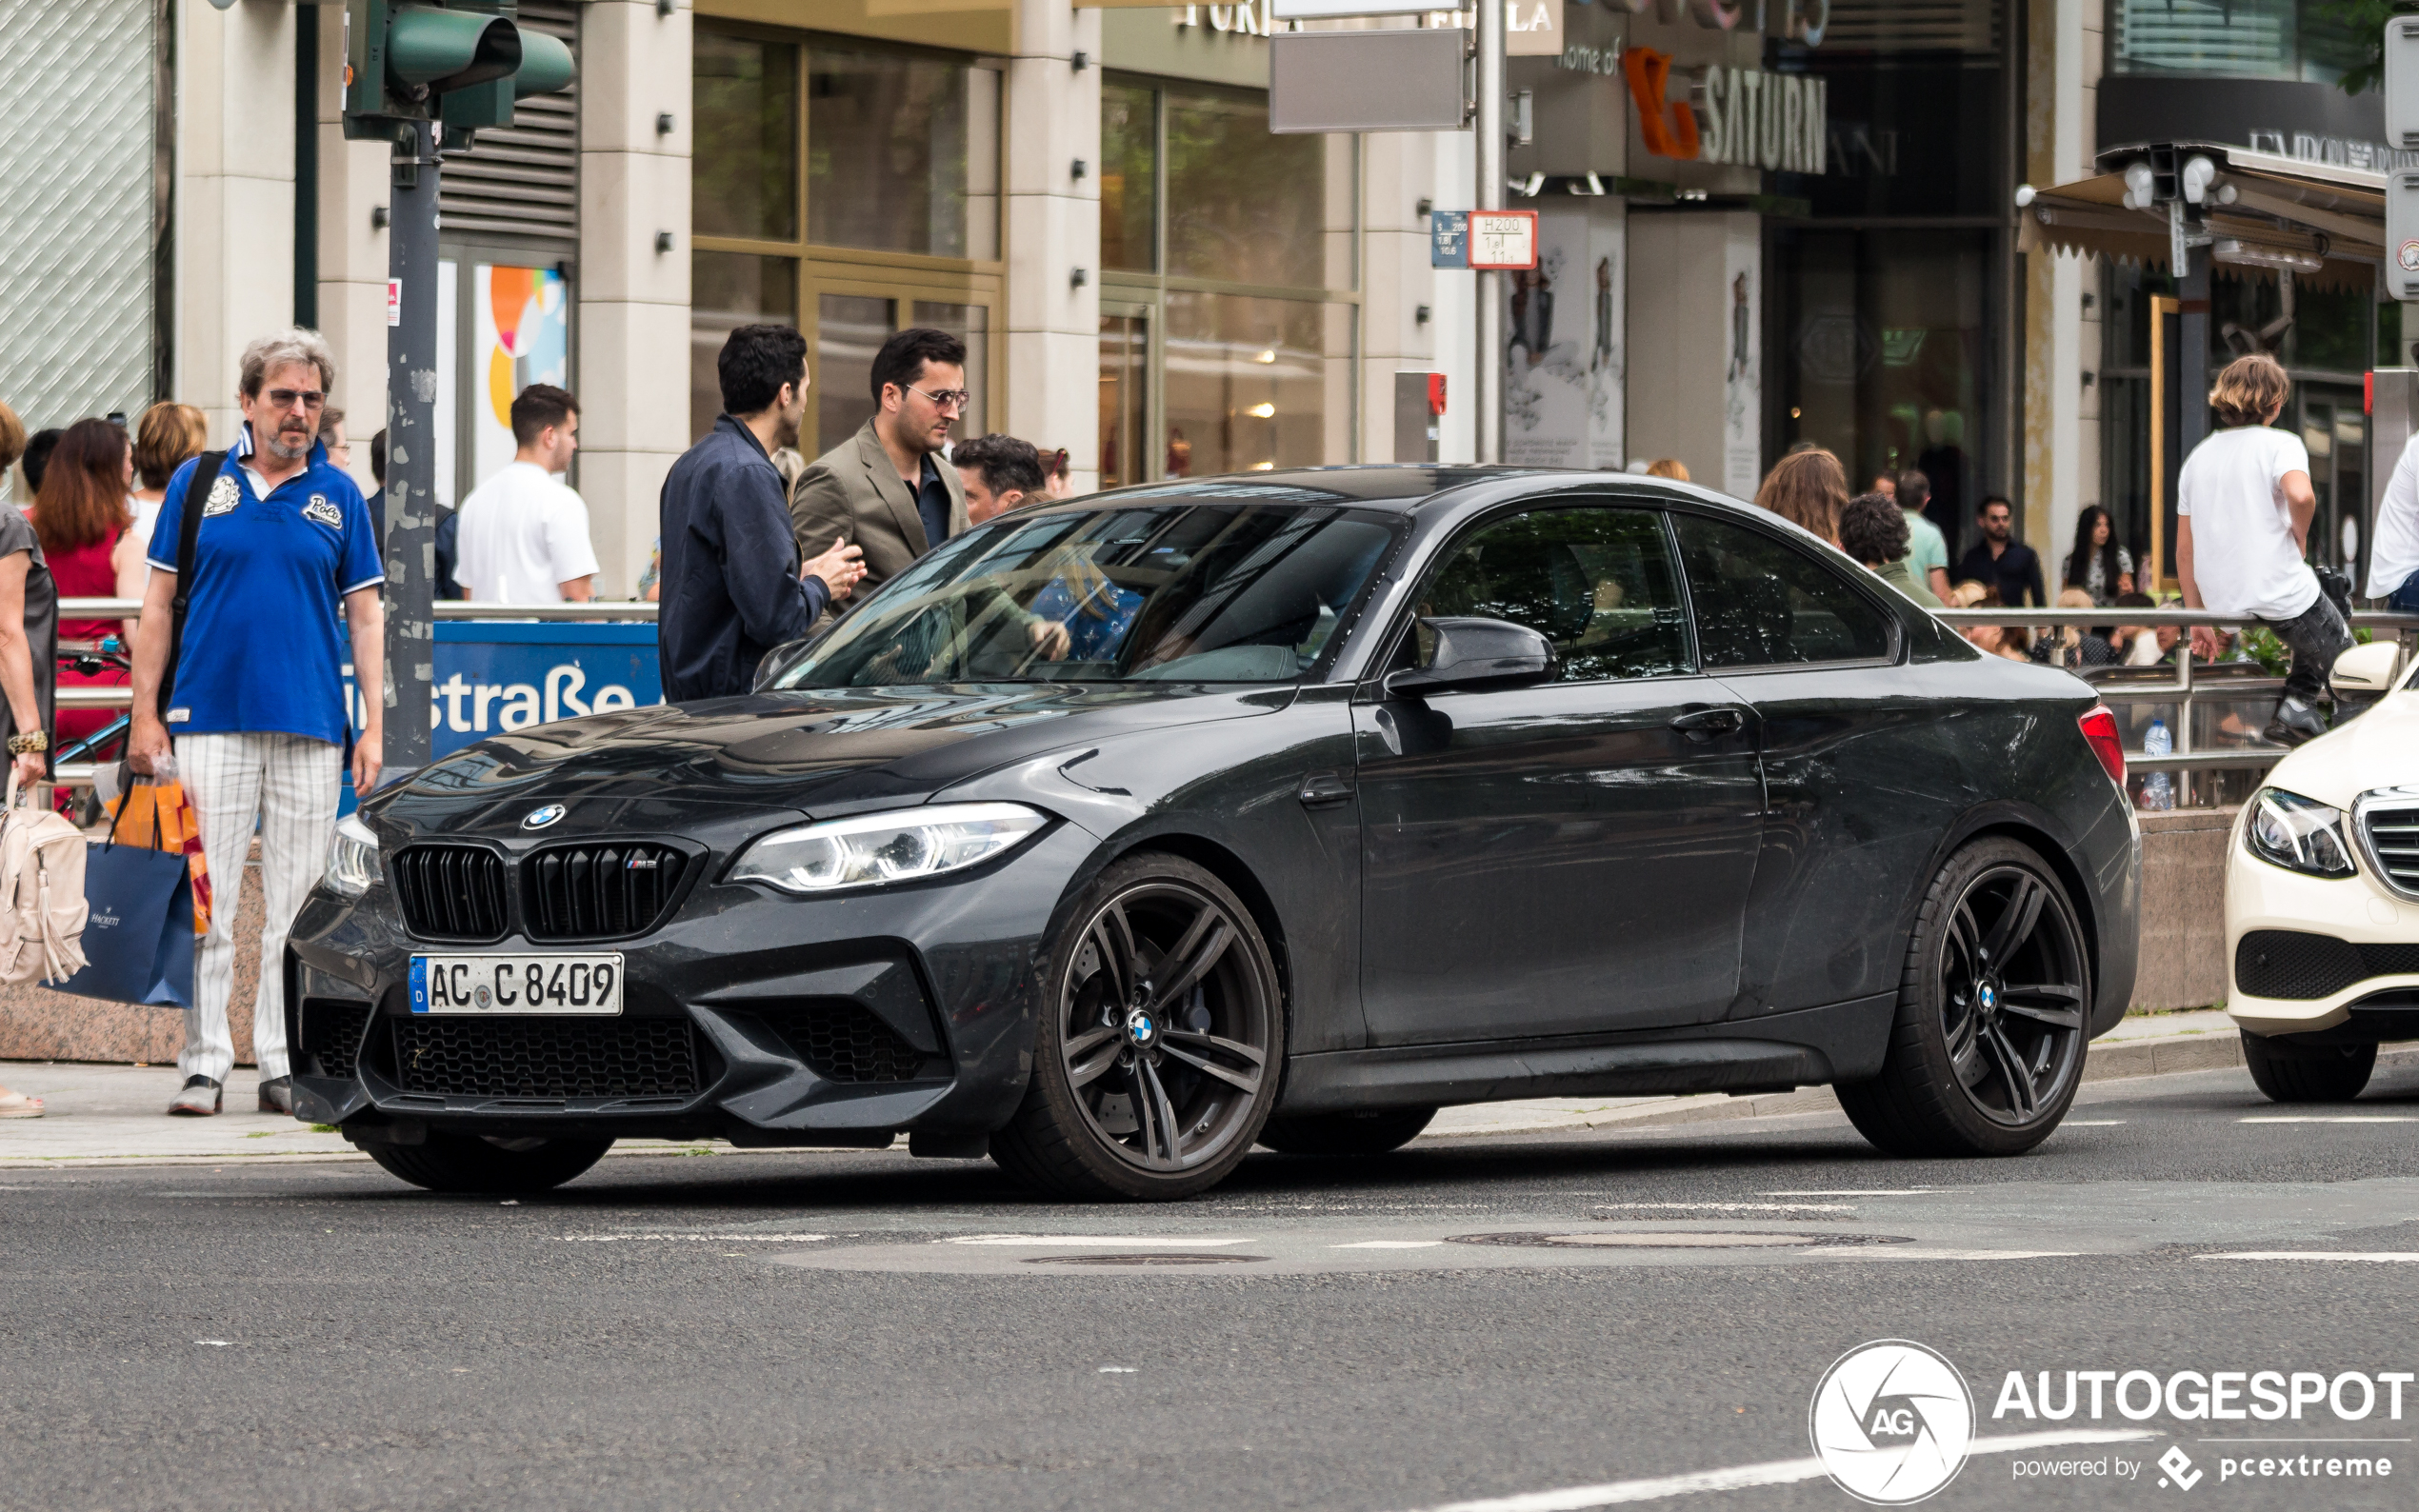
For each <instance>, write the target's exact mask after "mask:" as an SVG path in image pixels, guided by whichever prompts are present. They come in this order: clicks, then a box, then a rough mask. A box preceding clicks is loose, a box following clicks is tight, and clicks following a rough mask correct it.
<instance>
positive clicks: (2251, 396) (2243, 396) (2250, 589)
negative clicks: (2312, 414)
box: [2175, 352, 2352, 746]
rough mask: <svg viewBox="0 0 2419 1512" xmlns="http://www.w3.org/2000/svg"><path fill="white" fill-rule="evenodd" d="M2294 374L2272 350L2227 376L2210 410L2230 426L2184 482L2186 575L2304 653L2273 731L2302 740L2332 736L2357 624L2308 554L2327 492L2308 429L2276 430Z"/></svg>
mask: <svg viewBox="0 0 2419 1512" xmlns="http://www.w3.org/2000/svg"><path fill="white" fill-rule="evenodd" d="M2292 387H2293V385H2292V380H2291V379H2289V378H2288V377H2286V376H2285V369H2284V368H2282V367H2281V366H2279V365H2278V363H2277V361H2276V359H2275V358H2273V357H2270V356H2269V355H2268V354H2267V353H2265V352H2255V353H2253V354H2252V355H2250V356H2249V357H2238V358H2236V359H2235V360H2234V361H2232V362H2230V363H2229V364H2227V366H2226V370H2225V371H2224V372H2221V373H2219V374H2218V375H2217V384H2216V387H2214V388H2211V389H2210V390H2209V407H2210V408H2213V409H2215V410H2216V411H2217V418H2218V423H2219V424H2220V425H2221V426H2223V427H2225V428H2224V429H2221V430H2218V431H2216V432H2214V433H2212V434H2211V435H2210V436H2209V439H2208V440H2206V441H2204V442H2202V443H2201V444H2200V445H2199V446H2197V447H2194V448H2192V454H2191V455H2190V456H2189V457H2187V458H2185V459H2184V471H2183V474H2182V476H2181V477H2180V478H2178V479H2177V482H2176V490H2175V491H2176V499H2175V514H2176V523H2175V575H2176V577H2177V578H2178V579H2179V580H2180V581H2181V582H2182V584H2183V586H2184V602H2185V604H2186V606H2188V607H2191V608H2196V609H2202V608H2206V609H2214V610H2216V611H2217V612H2218V613H2220V614H2242V615H2249V616H2250V617H2252V618H2254V619H2257V620H2258V621H2260V623H2262V624H2264V625H2266V626H2268V627H2269V628H2270V629H2273V630H2274V631H2275V632H2276V636H2277V639H2279V640H2281V641H2283V642H2284V643H2285V645H2286V647H2288V648H2289V649H2290V650H2291V652H2292V653H2293V665H2292V667H2291V669H2290V670H2289V671H2288V672H2287V673H2286V674H2285V697H2284V700H2283V701H2282V702H2281V703H2279V704H2278V705H2277V706H2276V715H2275V717H2274V718H2272V719H2270V720H2269V722H2268V728H2267V729H2266V730H2265V731H2263V733H2264V734H2265V735H2266V736H2267V737H2268V738H2269V740H2271V741H2274V742H2276V743H2277V744H2279V745H2283V746H2298V745H2300V744H2302V743H2303V742H2304V741H2307V740H2309V739H2312V738H2313V737H2315V736H2319V735H2324V734H2326V733H2327V722H2326V721H2325V720H2323V719H2321V718H2319V716H2318V709H2317V707H2316V705H2317V703H2318V697H2319V695H2320V694H2321V693H2322V692H2324V691H2325V690H2326V687H2327V677H2328V674H2329V671H2331V670H2332V669H2333V667H2334V665H2335V658H2336V657H2338V656H2340V655H2342V654H2343V653H2344V651H2345V650H2346V649H2348V648H2349V647H2350V646H2351V644H2352V642H2351V627H2350V626H2349V625H2347V624H2346V623H2345V622H2344V616H2343V613H2342V611H2341V610H2339V609H2337V608H2336V607H2335V604H2334V601H2333V600H2331V599H2329V598H2328V597H2327V595H2326V593H2325V592H2323V591H2322V590H2321V589H2320V587H2319V586H2318V575H2317V574H2316V573H2314V572H2312V571H2311V570H2310V568H2309V562H2307V561H2306V560H2304V554H2305V553H2306V552H2307V551H2308V549H2309V546H2308V543H2309V522H2310V517H2311V515H2312V514H2313V513H2315V512H2316V510H2317V507H2318V495H2317V494H2316V492H2315V491H2314V490H2313V489H2312V488H2311V487H2310V486H2309V452H2308V451H2306V450H2305V449H2303V448H2302V443H2301V438H2300V437H2298V436H2296V435H2294V434H2292V432H2290V431H2287V430H2278V429H2276V428H2274V427H2275V424H2276V417H2277V416H2278V415H2280V414H2283V413H2284V411H2285V399H2286V396H2287V395H2289V393H2291V392H2292ZM2192 650H2193V652H2194V654H2196V655H2206V657H2207V658H2208V659H2209V660H2215V659H2216V656H2217V632H2216V631H2215V630H2214V629H2212V628H2210V627H2208V626H2201V627H2197V628H2195V629H2194V630H2193V631H2192Z"/></svg>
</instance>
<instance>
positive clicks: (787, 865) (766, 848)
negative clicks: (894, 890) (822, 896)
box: [730, 804, 1050, 892]
mask: <svg viewBox="0 0 2419 1512" xmlns="http://www.w3.org/2000/svg"><path fill="white" fill-rule="evenodd" d="M1048 823H1050V820H1049V819H1048V818H1047V817H1046V816H1044V815H1042V814H1039V813H1036V812H1034V811H1033V810H1032V809H1030V808H1027V807H1025V806H1023V805H1021V804H936V805H934V806H932V807H930V808H908V809H893V810H891V811H890V812H889V813H882V814H861V815H859V816H858V817H856V818H854V819H833V820H829V821H827V822H825V823H823V824H819V825H808V826H804V827H802V828H798V829H782V830H776V831H774V832H773V833H771V834H770V835H767V836H765V837H764V838H763V839H761V840H759V841H757V842H756V843H755V844H754V845H752V846H749V847H748V849H747V850H746V852H745V853H743V854H742V855H741V856H740V858H739V864H738V865H735V866H733V867H732V868H731V871H730V880H731V881H733V882H761V883H767V884H770V885H772V886H775V887H779V888H780V889H781V890H782V891H784V892H838V891H840V890H841V889H842V888H845V887H878V886H881V885H885V884H887V883H893V882H920V881H922V880H923V879H925V878H926V877H938V876H941V875H943V874H944V873H947V872H951V871H962V870H964V869H965V868H967V867H969V866H972V865H979V864H981V863H983V862H986V861H989V860H990V859H991V858H992V857H993V856H996V855H999V854H1000V853H1001V852H1003V851H1006V850H1009V849H1011V848H1013V847H1014V846H1016V845H1017V844H1018V843H1019V842H1021V841H1022V840H1024V838H1025V837H1026V836H1028V835H1030V834H1031V833H1032V832H1033V831H1035V830H1037V829H1039V828H1041V827H1042V826H1044V825H1046V824H1048Z"/></svg>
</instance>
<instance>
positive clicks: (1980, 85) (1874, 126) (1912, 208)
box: [1774, 53, 2005, 217]
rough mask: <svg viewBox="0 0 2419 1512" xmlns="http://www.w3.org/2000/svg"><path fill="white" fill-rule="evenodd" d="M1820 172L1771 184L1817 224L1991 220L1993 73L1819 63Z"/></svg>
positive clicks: (1996, 137)
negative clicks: (1826, 132) (1823, 138)
mask: <svg viewBox="0 0 2419 1512" xmlns="http://www.w3.org/2000/svg"><path fill="white" fill-rule="evenodd" d="M1808 70H1809V72H1812V73H1814V74H1815V75H1817V76H1818V77H1820V78H1822V79H1823V80H1824V81H1825V82H1826V84H1827V85H1828V87H1829V116H1830V142H1829V154H1828V161H1827V163H1826V164H1825V169H1826V171H1824V172H1822V173H1820V174H1813V173H1781V174H1777V175H1775V176H1774V182H1775V183H1776V184H1777V185H1778V186H1779V188H1778V192H1780V193H1783V194H1789V195H1793V196H1798V197H1802V198H1804V199H1806V200H1808V201H1809V202H1810V203H1811V204H1812V206H1813V208H1814V213H1815V215H1817V216H1860V217H1862V216H1873V215H1928V216H1932V215H1993V216H1995V215H1998V214H2000V213H2001V212H2002V209H2003V205H2002V201H2003V200H2004V198H2005V196H2004V195H2001V194H2000V193H1999V191H1998V183H1999V171H2000V169H1999V157H2000V149H1999V143H2000V130H1999V117H2000V110H2001V101H2000V98H1999V66H1998V64H1997V62H1996V61H1995V60H1983V59H1953V58H1952V59H1949V60H1946V61H1926V60H1916V59H1907V60H1899V59H1892V60H1889V62H1887V63H1883V64H1880V65H1876V64H1874V63H1872V62H1871V61H1869V60H1865V59H1849V58H1837V57H1826V56H1824V55H1822V54H1820V53H1816V54H1813V55H1811V56H1810V57H1809V59H1808Z"/></svg>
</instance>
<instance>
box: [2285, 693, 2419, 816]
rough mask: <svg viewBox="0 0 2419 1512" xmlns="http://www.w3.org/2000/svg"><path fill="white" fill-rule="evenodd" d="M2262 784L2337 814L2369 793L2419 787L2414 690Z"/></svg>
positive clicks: (2418, 701)
mask: <svg viewBox="0 0 2419 1512" xmlns="http://www.w3.org/2000/svg"><path fill="white" fill-rule="evenodd" d="M2268 780H2269V784H2270V785H2272V786H2277V787H2285V788H2289V789H2291V790H2292V791H2294V792H2297V793H2300V794H2301V795H2302V796H2303V797H2305V798H2315V799H2317V800H2318V801H2319V802H2320V803H2322V804H2330V805H2332V806H2335V807H2337V808H2349V807H2350V806H2351V802H2352V800H2353V799H2355V798H2357V797H2359V796H2360V795H2361V794H2362V793H2365V792H2368V791H2369V789H2370V788H2373V787H2405V786H2419V689H2405V690H2403V691H2400V692H2394V693H2389V694H2387V695H2386V696H2385V697H2384V698H2383V699H2381V700H2379V701H2378V703H2377V704H2376V706H2374V707H2372V708H2370V709H2369V711H2368V712H2367V713H2364V714H2362V715H2361V716H2360V717H2359V718H2357V719H2355V720H2353V721H2351V722H2350V723H2349V724H2348V725H2345V726H2342V727H2341V728H2339V729H2336V730H2334V731H2332V732H2330V733H2329V734H2326V735H2322V736H2320V737H2319V738H2318V739H2316V740H2314V741H2311V742H2310V743H2309V745H2307V746H2303V747H2302V748H2301V749H2299V750H2297V751H2295V752H2293V754H2291V755H2290V756H2288V757H2286V758H2285V759H2284V760H2283V761H2281V762H2279V763H2277V764H2276V766H2275V768H2274V769H2273V770H2272V771H2271V772H2269V778H2268Z"/></svg>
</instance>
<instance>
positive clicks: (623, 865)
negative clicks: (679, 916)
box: [521, 841, 689, 940]
mask: <svg viewBox="0 0 2419 1512" xmlns="http://www.w3.org/2000/svg"><path fill="white" fill-rule="evenodd" d="M688 866H689V858H688V857H687V856H686V855H684V854H682V853H681V852H680V851H677V850H674V849H673V848H672V847H671V846H656V845H649V844H647V843H646V842H644V841H638V842H628V843H621V844H612V845H597V846H554V847H552V848H551V849H547V850H541V851H539V852H538V853H537V854H536V855H534V856H531V857H530V859H529V860H527V861H525V862H523V863H522V864H521V883H522V887H521V902H522V907H523V911H524V912H525V913H526V914H527V916H528V918H527V922H526V923H527V927H528V929H529V932H530V939H532V940H591V939H605V938H610V937H611V936H614V935H625V934H640V933H643V932H645V931H646V930H648V929H650V928H651V927H653V926H654V925H655V923H656V922H657V921H658V920H660V919H661V918H662V917H663V916H664V910H665V909H667V908H669V907H670V905H671V901H672V897H673V895H674V894H675V893H677V892H678V891H679V890H680V879H681V874H682V873H683V872H684V871H685V870H687V869H688Z"/></svg>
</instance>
